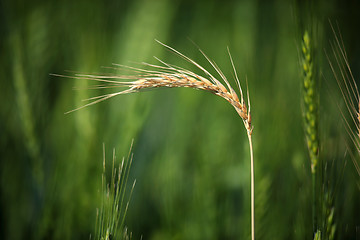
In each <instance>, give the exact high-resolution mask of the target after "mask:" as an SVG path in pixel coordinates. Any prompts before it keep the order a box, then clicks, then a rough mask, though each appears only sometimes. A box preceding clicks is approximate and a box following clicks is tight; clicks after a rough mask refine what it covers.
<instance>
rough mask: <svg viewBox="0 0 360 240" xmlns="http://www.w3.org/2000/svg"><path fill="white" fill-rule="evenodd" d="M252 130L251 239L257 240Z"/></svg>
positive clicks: (249, 137) (250, 144) (249, 132)
mask: <svg viewBox="0 0 360 240" xmlns="http://www.w3.org/2000/svg"><path fill="white" fill-rule="evenodd" d="M251 133H252V132H251V131H247V136H248V139H249V148H250V175H251V176H250V178H251V180H250V184H251V239H252V240H255V177H254V154H253V152H254V151H253V146H252V139H251Z"/></svg>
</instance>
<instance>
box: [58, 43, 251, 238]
mask: <svg viewBox="0 0 360 240" xmlns="http://www.w3.org/2000/svg"><path fill="white" fill-rule="evenodd" d="M157 42H158V43H160V44H161V45H163V46H164V47H166V48H167V49H169V50H170V51H172V52H173V53H175V54H177V55H178V56H180V57H181V58H183V59H185V60H186V61H188V62H190V63H191V64H193V65H195V66H196V67H197V68H198V69H200V70H201V71H202V72H203V73H204V74H205V75H206V77H203V76H200V75H198V74H196V73H193V72H191V71H189V70H186V69H183V68H181V67H178V66H174V65H171V64H168V63H165V62H163V61H161V60H160V59H157V58H156V59H157V60H158V61H159V62H160V63H161V64H162V65H161V66H159V65H154V64H148V63H143V64H144V65H145V66H146V67H149V68H150V70H148V69H143V68H134V67H128V66H123V65H117V64H115V65H116V66H118V67H122V68H124V67H125V68H128V69H130V70H132V71H133V72H135V73H136V74H135V75H125V76H108V75H90V74H77V75H76V76H75V78H78V79H87V80H92V81H96V82H100V83H101V84H100V85H96V86H94V87H95V88H116V87H128V89H126V90H123V91H118V92H114V93H110V94H105V95H102V96H96V97H93V98H89V99H87V100H89V101H90V103H88V104H86V105H84V106H81V107H79V108H76V109H74V110H71V111H69V112H73V111H76V110H79V109H81V108H84V107H88V106H90V105H93V104H96V103H99V102H102V101H104V100H107V99H109V98H112V97H115V96H118V95H122V94H128V93H135V92H140V91H143V90H146V89H154V88H161V87H166V88H179V87H185V88H193V89H199V90H204V91H207V92H211V93H213V94H215V95H217V96H220V97H222V98H223V99H225V100H226V101H228V102H229V103H230V104H231V105H232V106H233V107H234V108H235V110H236V112H237V113H238V114H239V116H240V118H241V119H242V121H243V123H244V126H245V129H246V130H247V136H248V141H249V148H250V163H251V164H250V171H251V234H252V240H254V239H255V217H254V215H255V214H254V213H255V209H254V201H255V197H254V192H255V189H254V188H255V187H254V185H255V183H254V157H253V147H252V138H251V137H252V130H253V127H252V125H251V114H250V97H249V91H247V97H248V99H247V103H248V106H246V102H245V100H244V95H243V92H242V89H241V86H240V81H239V78H238V76H237V74H236V69H235V66H234V63H233V60H232V57H231V54H230V51H229V49H228V54H229V58H230V61H231V65H232V67H233V71H234V74H235V80H236V83H237V87H238V90H239V93H240V97H239V96H238V94H237V93H236V91H235V90H234V89H233V88H232V87H231V85H230V83H229V82H228V80H227V78H226V77H225V75H224V74H223V72H222V71H221V70H220V69H219V67H218V66H217V65H216V63H215V62H213V61H212V60H210V59H209V58H208V57H207V56H206V55H205V54H204V52H202V51H201V50H200V49H199V51H200V52H201V53H202V54H203V56H204V57H205V58H206V59H207V61H208V62H209V63H210V64H211V66H212V67H213V68H214V69H215V71H216V72H217V73H218V74H219V76H220V77H221V79H222V80H223V82H224V84H223V83H221V82H220V81H219V80H217V79H216V78H215V77H214V76H213V75H212V74H211V73H209V72H208V71H207V70H206V69H205V68H203V67H202V66H200V65H199V64H198V63H196V62H195V61H194V60H192V59H190V58H189V57H187V56H185V55H184V54H182V53H180V52H179V51H177V50H175V49H173V48H171V47H169V46H167V45H165V44H163V43H161V42H159V41H157ZM54 75H56V74H54ZM56 76H62V77H64V76H63V75H56ZM65 77H68V76H65ZM72 78H73V77H72ZM124 79H127V80H129V79H130V80H132V81H122V80H124ZM119 80H121V81H119ZM69 112H68V113H69Z"/></svg>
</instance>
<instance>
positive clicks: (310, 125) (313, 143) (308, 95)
mask: <svg viewBox="0 0 360 240" xmlns="http://www.w3.org/2000/svg"><path fill="white" fill-rule="evenodd" d="M302 71H303V79H304V82H303V99H304V108H303V111H304V117H303V118H304V124H305V135H306V142H307V147H308V150H309V155H310V161H311V172H312V173H313V174H314V173H316V170H317V165H318V163H319V138H318V116H317V109H318V98H317V94H316V82H315V74H314V65H313V59H312V49H311V42H310V36H309V34H308V32H305V34H304V37H303V42H302Z"/></svg>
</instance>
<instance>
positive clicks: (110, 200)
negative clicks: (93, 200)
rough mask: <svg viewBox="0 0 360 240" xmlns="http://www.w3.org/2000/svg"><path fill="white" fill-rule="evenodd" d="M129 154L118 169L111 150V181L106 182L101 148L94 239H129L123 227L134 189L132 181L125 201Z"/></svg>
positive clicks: (130, 158)
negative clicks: (99, 195) (99, 183)
mask: <svg viewBox="0 0 360 240" xmlns="http://www.w3.org/2000/svg"><path fill="white" fill-rule="evenodd" d="M131 148H132V144H131V147H130V152H129V155H128V157H127V159H125V158H123V159H122V161H121V163H120V164H119V166H118V167H116V166H115V162H116V155H115V150H113V159H112V168H111V180H110V182H109V183H108V182H107V180H106V167H105V165H106V160H105V159H106V158H105V146H103V173H102V178H101V182H102V189H101V190H102V201H101V208H100V209H98V210H97V219H96V224H95V225H96V226H95V239H98V240H110V239H125V240H126V239H130V238H131V233H130V235H129V233H128V230H127V228H126V227H125V226H124V223H125V216H126V213H127V210H128V207H129V202H130V198H131V195H132V192H133V190H134V187H135V183H136V180H134V182H133V184H132V187H131V190H130V193H129V197H128V200H127V201H126V200H125V195H126V192H127V191H126V188H127V181H128V177H129V172H130V167H131V163H132V160H133V155H132V154H131Z"/></svg>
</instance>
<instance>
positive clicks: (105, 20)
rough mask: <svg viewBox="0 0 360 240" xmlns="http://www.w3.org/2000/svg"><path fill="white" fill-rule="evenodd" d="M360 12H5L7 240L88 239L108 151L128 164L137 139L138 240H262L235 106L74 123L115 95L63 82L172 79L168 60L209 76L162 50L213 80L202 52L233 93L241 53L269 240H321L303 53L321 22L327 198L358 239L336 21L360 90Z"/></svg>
mask: <svg viewBox="0 0 360 240" xmlns="http://www.w3.org/2000/svg"><path fill="white" fill-rule="evenodd" d="M359 9H360V4H359V3H358V2H357V1H348V2H347V3H343V1H322V2H321V1H319V2H317V3H316V4H315V3H313V4H310V5H307V3H306V1H304V2H301V1H300V2H296V1H284V0H272V1H260V0H258V1H251V0H244V1H235V0H233V1H220V0H208V1H205V0H203V1H190V0H133V1H130V0H126V1H125V0H117V1H116V0H106V1H100V0H79V1H73V0H71V1H70V0H63V1H44V0H33V1H22V0H14V1H10V0H8V1H6V0H5V1H4V0H2V1H0V19H1V20H0V34H1V38H0V54H1V55H0V69H1V70H0V96H1V101H0V133H1V137H0V153H1V162H0V165H1V166H0V178H1V199H0V200H1V202H0V203H1V214H0V222H1V225H0V238H1V239H87V238H89V236H90V234H92V233H93V232H94V228H95V220H96V208H99V207H100V206H101V201H100V199H101V198H100V195H101V193H100V191H99V190H100V188H101V172H102V144H103V143H104V144H105V146H106V155H107V157H108V158H109V159H111V152H112V148H115V149H116V152H117V155H118V156H119V157H118V159H120V157H121V156H126V155H127V152H128V150H129V147H130V144H131V141H132V139H134V147H133V153H134V162H133V165H132V168H131V175H130V179H129V181H130V182H132V181H133V180H134V179H136V180H137V184H136V187H135V189H134V193H133V196H132V200H131V202H130V206H129V211H128V215H127V217H126V225H127V226H128V228H129V230H130V231H131V232H132V233H133V235H132V236H133V239H140V237H141V236H142V237H143V239H151V240H160V239H250V201H249V200H250V182H249V180H250V174H249V168H250V164H249V152H248V142H247V137H246V134H245V129H244V127H243V124H242V121H241V119H240V118H239V117H238V115H237V113H236V112H235V111H234V109H233V108H232V107H231V106H230V105H229V104H228V103H227V102H226V101H224V100H223V99H220V98H219V97H215V96H214V95H211V94H209V93H206V92H202V91H195V90H192V89H163V90H154V91H146V92H142V93H138V94H131V95H123V96H119V97H116V98H114V99H111V100H108V101H105V102H103V103H100V104H97V105H94V106H91V107H88V108H86V109H82V110H80V111H76V112H74V113H71V114H67V115H65V114H64V112H67V111H69V110H71V109H74V108H76V107H77V106H81V105H83V104H84V102H82V99H86V98H88V97H91V96H97V95H99V94H102V93H103V91H101V90H88V89H87V87H88V86H90V85H91V84H92V83H90V82H87V81H83V80H76V79H68V78H59V77H54V76H50V75H49V74H50V73H57V74H72V73H68V72H67V71H66V70H70V71H76V72H85V73H101V72H112V73H113V74H119V72H118V71H116V70H112V69H107V68H102V66H105V67H111V66H112V63H119V64H126V65H131V66H137V65H136V64H134V63H133V62H149V63H157V61H156V60H155V59H154V58H153V56H157V57H159V58H160V59H162V60H165V61H166V62H169V63H173V64H176V65H179V66H182V67H185V68H188V69H190V70H192V71H197V70H196V69H195V68H194V66H192V65H190V64H188V63H186V62H185V61H183V60H182V59H180V58H179V57H176V56H175V55H174V54H172V53H170V52H169V51H166V50H165V49H164V47H162V46H161V45H159V44H157V43H156V42H155V41H154V39H158V40H160V41H162V42H164V43H165V44H168V45H170V46H172V47H174V48H176V49H177V50H179V51H180V52H182V53H184V54H185V55H187V56H189V57H190V58H192V59H194V60H195V61H197V62H198V63H200V64H201V65H203V66H204V67H205V68H209V69H211V66H210V65H209V64H208V63H207V62H206V60H205V59H204V58H203V57H202V56H201V53H200V52H199V51H198V50H197V47H196V46H195V45H194V44H193V43H192V41H194V42H195V43H196V44H197V45H198V46H200V48H201V49H202V50H203V51H204V52H205V53H206V54H207V55H208V56H209V57H210V58H211V59H214V60H215V61H216V63H217V64H218V65H219V66H220V68H221V69H222V70H223V71H224V73H225V74H226V75H227V76H229V78H231V76H232V75H231V74H232V72H231V71H232V70H231V64H230V61H229V59H228V55H227V52H226V47H227V46H229V48H230V50H231V53H232V56H233V58H234V62H235V65H236V67H237V70H238V75H239V76H240V79H241V83H242V86H243V88H244V89H246V80H245V79H246V78H247V79H248V86H249V91H250V98H251V109H252V121H253V126H254V132H253V141H254V151H255V152H254V154H255V181H256V203H255V206H256V209H255V211H256V220H255V221H256V237H257V239H312V234H313V233H312V223H311V176H310V162H309V159H308V153H307V149H306V146H305V137H304V131H303V124H302V119H301V116H302V114H301V104H300V103H301V77H300V76H301V74H300V73H301V68H300V67H299V66H300V64H299V50H298V49H299V47H300V45H301V37H302V34H303V31H304V30H305V29H306V26H307V25H306V22H307V21H309V19H310V20H311V21H313V23H314V25H316V27H317V29H318V33H319V37H318V40H317V44H318V45H317V50H318V56H317V57H318V58H317V59H319V66H320V69H321V70H320V71H321V73H322V74H323V75H324V76H326V77H324V76H323V75H320V74H319V76H320V77H319V78H320V79H321V81H322V84H321V89H320V92H321V94H322V96H323V97H322V98H324V100H323V101H322V103H324V104H323V105H321V106H322V107H321V109H320V111H321V117H322V118H321V119H322V122H321V131H322V132H321V136H322V140H323V141H322V145H321V151H322V153H323V154H322V156H323V157H324V159H325V160H324V161H325V163H324V166H326V170H324V174H323V180H324V189H325V188H326V189H331V191H329V192H331V194H332V199H333V206H334V209H335V214H334V219H335V222H336V226H337V233H336V238H338V239H355V238H356V236H357V237H359V236H360V229H359V228H360V219H359V213H360V206H359V204H360V197H359V194H360V188H359V185H357V184H359V179H360V176H359V175H357V174H356V172H355V169H354V166H353V164H352V162H351V160H349V158H348V156H347V155H346V154H345V146H344V144H343V142H344V140H343V139H344V136H346V133H345V134H344V131H343V130H342V128H341V125H342V122H341V115H340V114H339V113H338V110H337V103H338V102H341V97H340V95H339V92H338V89H337V88H336V82H335V80H334V79H333V78H332V77H331V74H330V73H329V67H328V64H327V61H326V58H324V56H323V55H324V49H325V50H326V49H328V51H331V50H330V49H329V48H328V40H329V39H333V34H332V32H331V28H330V25H329V23H328V19H331V20H332V21H334V22H336V21H338V23H339V27H340V29H341V33H342V36H343V38H344V42H345V46H346V49H347V52H348V55H349V59H350V64H351V66H352V70H353V72H354V75H355V78H356V79H359V69H360V57H359V56H360V48H359V42H360V41H359V40H360V35H359V33H358V31H357V30H356V29H357V27H358V25H359V22H360V17H359V14H358V10H359ZM304 19H306V21H305V20H304ZM189 39H190V40H189ZM211 71H212V70H211ZM197 72H198V71H197ZM212 72H214V71H212ZM324 79H326V81H324ZM231 83H232V84H235V82H234V81H233V80H232V82H231ZM74 87H75V88H78V89H79V90H75V91H73V88H74ZM339 104H341V103H339ZM327 163H329V164H327ZM324 169H325V168H324ZM359 239H360V238H359Z"/></svg>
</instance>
